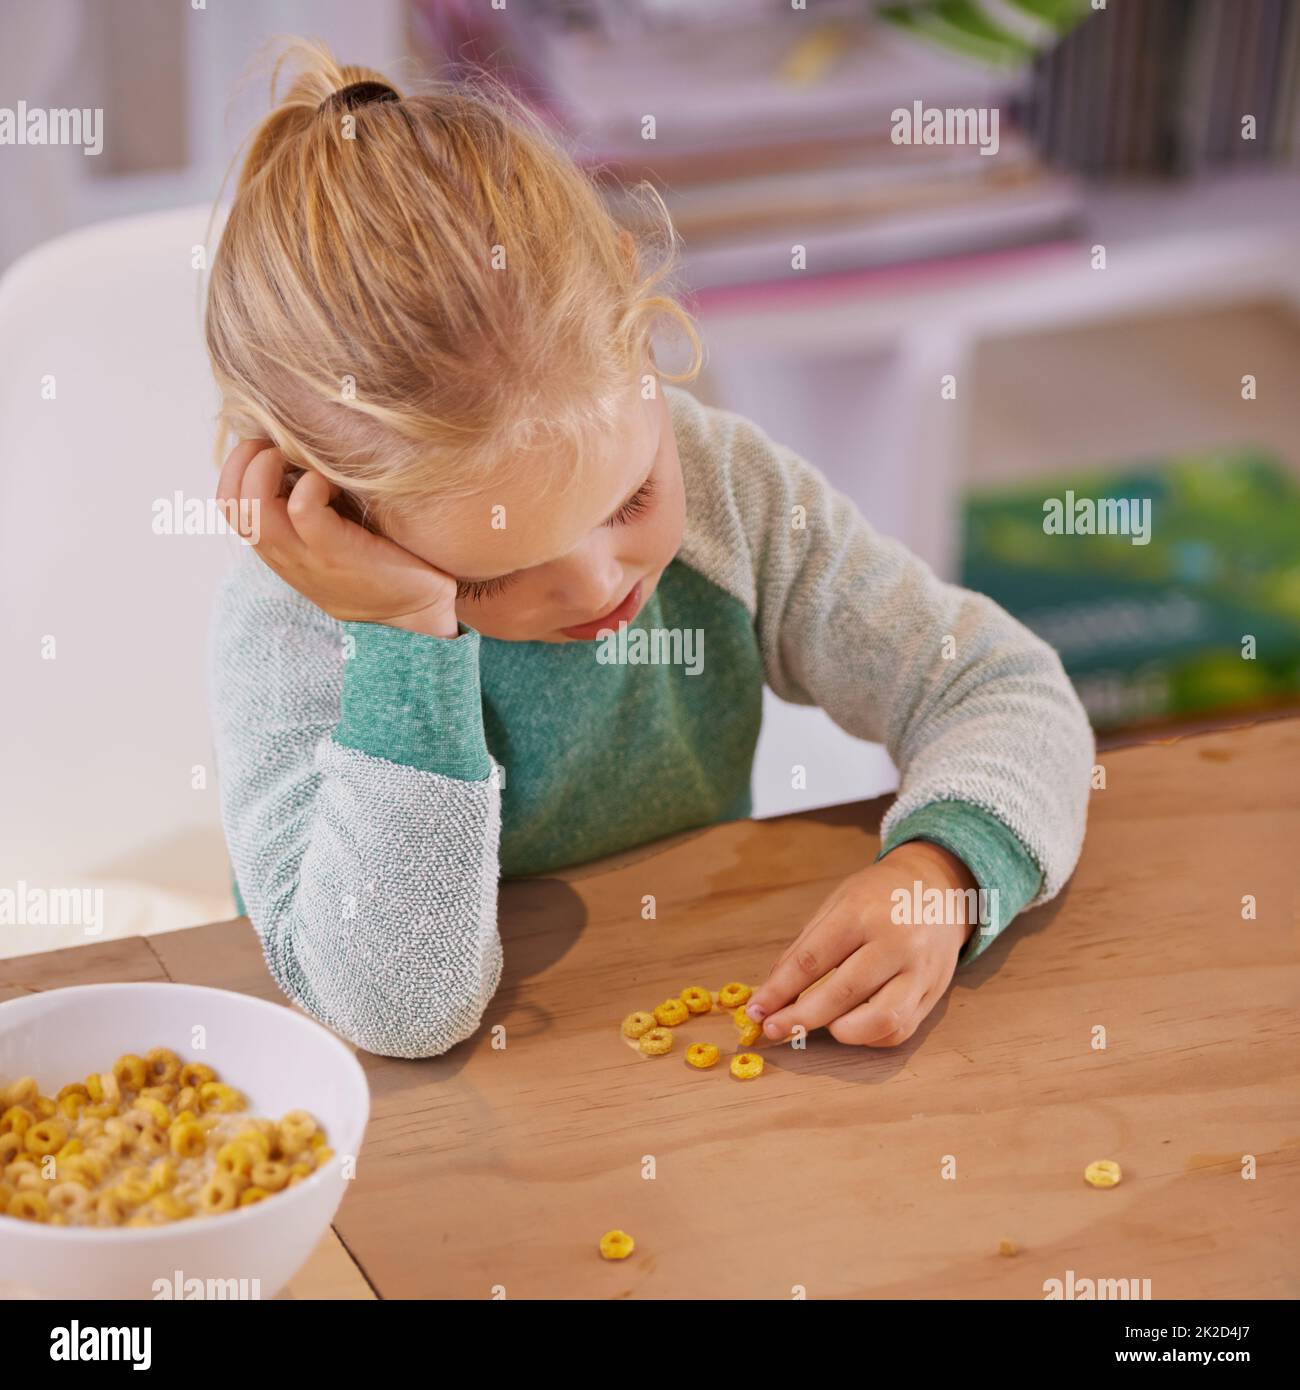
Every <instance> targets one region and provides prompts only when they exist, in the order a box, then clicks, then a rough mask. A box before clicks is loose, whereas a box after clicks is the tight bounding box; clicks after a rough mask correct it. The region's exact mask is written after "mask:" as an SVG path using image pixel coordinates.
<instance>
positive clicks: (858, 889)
mask: <svg viewBox="0 0 1300 1390" xmlns="http://www.w3.org/2000/svg"><path fill="white" fill-rule="evenodd" d="M918 884H919V885H920V890H921V891H920V894H918V893H917V892H916V888H917V885H918ZM975 887H976V884H975V879H974V877H973V876H972V874H971V872H970V870H969V869H967V868H966V866H965V865H964V864H963V863H962V862H961V861H960V860H959V859H957V858H956V857H955V856H954V855H952V854H949V853H948V851H947V850H945V849H943V848H941V847H940V846H938V845H935V844H931V843H929V842H928V841H920V840H917V841H910V842H908V843H907V844H903V845H900V846H899V847H898V848H897V849H895V850H893V851H891V852H890V853H889V854H887V855H886V856H885V857H884V858H883V859H882V860H880V861H879V862H878V863H875V864H871V865H869V866H868V867H867V868H865V869H860V870H858V872H857V873H854V874H850V875H849V877H848V878H846V879H845V880H844V882H843V883H841V884H840V886H839V887H838V888H836V890H835V891H834V892H833V893H832V894H831V895H830V897H828V898H827V899H826V901H825V902H824V903H823V904H822V905H821V907H820V908H819V909H818V911H817V912H816V913H815V914H814V916H813V918H812V920H811V921H810V922H809V923H808V925H807V926H806V927H805V928H804V929H803V931H802V932H801V933H800V934H799V936H798V937H797V938H796V939H795V941H794V942H793V943H792V944H791V946H790V947H789V948H788V949H787V950H786V951H785V953H784V954H783V955H782V956H781V957H780V958H779V959H778V960H777V962H776V964H775V965H774V966H773V967H772V970H771V972H770V973H769V975H768V977H767V979H766V980H765V981H764V982H763V983H762V984H761V985H760V986H759V987H758V988H757V989H756V990H755V991H754V994H753V996H752V998H751V999H750V1001H749V1004H748V1005H747V1006H746V1007H747V1011H748V1013H749V1016H750V1017H751V1018H754V1019H757V1020H761V1021H762V1023H763V1033H764V1036H765V1037H767V1038H769V1039H773V1040H780V1039H784V1038H787V1037H789V1036H790V1034H791V1033H792V1032H793V1031H794V1029H795V1027H796V1026H797V1025H802V1026H803V1027H804V1028H805V1029H807V1031H808V1032H811V1031H812V1030H813V1029H814V1028H827V1029H828V1030H829V1031H830V1034H831V1036H832V1037H834V1038H836V1039H838V1040H839V1041H840V1042H843V1043H858V1044H861V1045H863V1046H866V1047H895V1046H897V1045H898V1044H899V1043H902V1042H906V1041H907V1039H908V1038H910V1037H911V1036H912V1034H913V1033H915V1032H916V1030H917V1028H918V1027H919V1026H920V1024H921V1022H922V1020H923V1019H924V1018H925V1016H926V1014H928V1013H929V1012H930V1010H931V1009H933V1008H934V1006H935V1005H936V1004H937V1003H938V1002H939V1000H940V999H941V998H942V996H943V992H944V990H946V989H947V988H948V984H949V982H950V981H951V980H952V976H953V971H954V970H955V969H956V966H957V956H958V954H959V953H960V951H961V948H962V945H963V944H964V943H965V941H966V939H967V938H968V937H969V935H970V933H971V932H972V931H973V930H975V929H976V927H977V922H976V921H975V918H974V915H973V914H972V916H971V920H970V921H946V922H943V923H916V922H910V921H906V922H896V921H894V920H893V919H894V916H895V912H894V903H895V898H894V894H895V891H896V890H903V891H904V892H905V893H906V895H907V903H908V905H909V911H908V912H907V916H908V917H910V916H912V915H913V914H912V913H911V911H910V906H911V904H912V903H913V902H915V901H917V900H919V899H920V896H921V894H923V893H924V892H925V890H926V889H930V888H937V889H940V890H941V891H943V892H944V893H945V894H947V893H948V891H949V890H951V889H959V890H962V891H965V890H969V889H973V888H975ZM945 901H947V902H959V903H961V904H963V905H964V904H965V903H967V902H969V901H973V900H971V899H967V898H956V897H953V898H945ZM898 915H902V914H898ZM963 915H964V914H963Z"/></svg>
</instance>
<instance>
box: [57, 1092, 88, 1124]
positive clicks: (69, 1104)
mask: <svg viewBox="0 0 1300 1390" xmlns="http://www.w3.org/2000/svg"><path fill="white" fill-rule="evenodd" d="M89 1104H90V1097H89V1096H84V1095H80V1094H79V1093H78V1092H76V1091H73V1092H72V1093H71V1094H70V1095H66V1096H63V1097H62V1098H61V1099H60V1101H59V1114H60V1115H62V1116H63V1117H64V1119H67V1120H75V1119H77V1118H78V1117H79V1116H80V1114H81V1112H82V1111H83V1110H84V1109H85V1108H86V1106H88V1105H89Z"/></svg>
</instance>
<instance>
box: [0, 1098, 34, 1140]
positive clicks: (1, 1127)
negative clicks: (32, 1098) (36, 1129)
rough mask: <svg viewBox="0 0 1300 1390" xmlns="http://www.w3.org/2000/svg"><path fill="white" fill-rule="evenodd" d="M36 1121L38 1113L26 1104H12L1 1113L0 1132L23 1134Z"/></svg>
mask: <svg viewBox="0 0 1300 1390" xmlns="http://www.w3.org/2000/svg"><path fill="white" fill-rule="evenodd" d="M35 1123H36V1115H35V1113H34V1112H33V1111H31V1110H28V1108H27V1107H26V1106H25V1105H11V1106H10V1107H9V1109H8V1110H6V1111H5V1112H4V1114H3V1115H0V1134H17V1135H19V1136H22V1135H24V1134H26V1133H27V1131H28V1130H29V1129H31V1127H32V1126H33V1125H34V1124H35Z"/></svg>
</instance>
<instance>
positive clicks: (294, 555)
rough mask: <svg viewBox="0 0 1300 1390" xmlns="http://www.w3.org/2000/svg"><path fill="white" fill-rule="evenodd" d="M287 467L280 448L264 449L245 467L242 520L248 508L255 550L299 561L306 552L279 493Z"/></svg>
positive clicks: (242, 486) (241, 498) (241, 485)
mask: <svg viewBox="0 0 1300 1390" xmlns="http://www.w3.org/2000/svg"><path fill="white" fill-rule="evenodd" d="M284 470H285V460H284V455H283V454H282V453H281V452H280V451H279V450H278V449H263V450H262V451H261V452H260V453H259V454H257V455H256V456H255V457H254V458H253V460H252V462H251V463H249V465H248V467H247V468H245V469H244V476H243V479H242V481H241V483H240V489H239V506H240V516H241V520H242V518H243V516H244V515H245V512H246V511H247V512H248V513H250V514H251V517H252V525H253V530H254V533H255V534H256V535H257V540H256V541H255V542H254V544H255V546H256V549H257V550H258V552H259V553H264V554H265V555H267V556H274V557H275V558H276V559H277V560H279V561H282V562H283V561H296V560H298V559H299V558H300V557H301V555H302V552H303V543H302V541H300V540H299V539H298V533H297V532H296V531H295V530H294V529H293V526H292V524H291V523H290V521H289V512H288V508H287V507H286V505H285V499H284V498H283V497H282V496H281V495H280V491H281V484H282V483H283V481H284Z"/></svg>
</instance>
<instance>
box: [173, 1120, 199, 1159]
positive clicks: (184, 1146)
mask: <svg viewBox="0 0 1300 1390" xmlns="http://www.w3.org/2000/svg"><path fill="white" fill-rule="evenodd" d="M167 1141H168V1143H169V1144H170V1146H171V1151H172V1153H174V1154H175V1155H176V1157H177V1158H198V1156H199V1155H200V1154H201V1153H202V1152H203V1151H204V1149H206V1148H207V1146H208V1136H207V1134H206V1133H205V1132H204V1130H203V1126H202V1125H200V1124H199V1123H198V1122H197V1121H196V1120H177V1121H176V1123H175V1124H174V1125H172V1127H171V1129H169V1130H168V1131H167Z"/></svg>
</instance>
